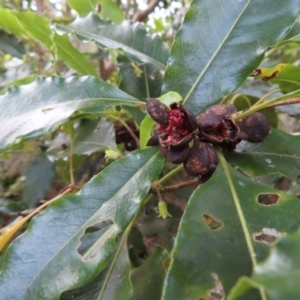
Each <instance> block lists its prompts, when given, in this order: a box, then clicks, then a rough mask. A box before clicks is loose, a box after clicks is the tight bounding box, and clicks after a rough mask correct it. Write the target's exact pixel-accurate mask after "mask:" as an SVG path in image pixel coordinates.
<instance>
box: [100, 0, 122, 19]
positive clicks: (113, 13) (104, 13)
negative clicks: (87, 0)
mask: <svg viewBox="0 0 300 300" xmlns="http://www.w3.org/2000/svg"><path fill="white" fill-rule="evenodd" d="M98 3H99V4H100V5H101V11H100V16H101V17H102V18H103V19H110V20H112V21H113V22H115V23H120V22H122V21H123V20H124V13H123V11H122V9H121V8H120V7H119V6H118V5H116V4H115V3H114V2H113V1H112V0H98Z"/></svg>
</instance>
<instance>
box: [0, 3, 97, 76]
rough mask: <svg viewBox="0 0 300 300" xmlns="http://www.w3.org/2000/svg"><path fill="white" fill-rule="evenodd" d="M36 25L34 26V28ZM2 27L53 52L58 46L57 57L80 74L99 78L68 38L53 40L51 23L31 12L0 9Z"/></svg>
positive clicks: (54, 38)
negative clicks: (54, 46) (53, 48)
mask: <svg viewBox="0 0 300 300" xmlns="http://www.w3.org/2000/svg"><path fill="white" fill-rule="evenodd" d="M32 24H34V26H32ZM0 26H2V27H3V28H4V29H6V30H8V31H10V32H12V33H13V34H15V35H17V36H22V37H23V36H25V37H29V38H32V39H34V40H37V41H39V42H41V43H42V44H43V45H44V47H45V48H47V49H49V50H51V49H52V46H53V44H54V43H55V45H56V49H57V50H56V51H57V56H58V58H59V59H61V60H62V61H64V62H65V63H66V64H67V65H68V66H70V67H71V68H73V69H75V70H76V71H78V72H79V73H81V74H83V75H85V74H87V75H93V76H95V77H97V76H98V75H97V72H96V69H95V67H94V66H93V65H92V64H91V63H90V62H89V61H88V59H87V57H86V56H85V55H84V54H83V53H81V52H79V51H78V50H77V49H76V48H74V47H73V46H72V44H71V42H70V41H69V39H68V37H67V36H65V35H63V36H60V35H58V34H54V36H53V39H51V34H52V32H51V30H50V21H49V20H48V19H46V18H43V17H40V16H38V15H37V14H36V13H34V12H31V11H26V12H22V11H16V10H9V9H6V8H1V7H0Z"/></svg>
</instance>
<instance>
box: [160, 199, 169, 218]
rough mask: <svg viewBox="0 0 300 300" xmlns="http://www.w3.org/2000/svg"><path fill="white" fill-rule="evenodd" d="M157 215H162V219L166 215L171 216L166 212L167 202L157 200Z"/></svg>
mask: <svg viewBox="0 0 300 300" xmlns="http://www.w3.org/2000/svg"><path fill="white" fill-rule="evenodd" d="M158 216H159V217H162V218H163V219H164V220H165V219H166V218H167V217H172V216H171V215H170V214H169V212H168V208H167V204H166V202H165V201H159V202H158Z"/></svg>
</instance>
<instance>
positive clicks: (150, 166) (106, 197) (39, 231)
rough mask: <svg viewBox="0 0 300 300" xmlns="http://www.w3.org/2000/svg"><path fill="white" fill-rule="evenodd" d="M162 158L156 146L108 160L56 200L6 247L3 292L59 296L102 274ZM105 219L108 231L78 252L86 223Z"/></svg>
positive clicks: (0, 286)
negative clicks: (75, 189) (83, 182)
mask: <svg viewBox="0 0 300 300" xmlns="http://www.w3.org/2000/svg"><path fill="white" fill-rule="evenodd" d="M163 164H164V159H163V158H162V157H161V156H160V155H159V154H158V152H157V149H156V148H149V149H144V150H139V151H135V152H133V153H131V154H130V155H128V156H127V157H125V158H123V159H120V160H118V161H117V162H114V163H112V164H111V165H109V166H108V167H107V168H105V169H104V170H103V171H102V172H101V173H100V174H98V175H97V176H95V177H94V178H93V179H92V180H91V181H89V182H88V183H87V184H86V185H85V186H84V188H83V189H82V190H81V191H80V192H79V193H77V194H75V195H69V196H65V197H63V198H62V199H60V200H57V201H56V202H55V203H53V204H52V205H51V206H50V207H49V208H48V209H47V210H46V211H45V212H44V213H42V214H40V215H39V216H37V217H35V218H34V219H33V221H32V222H31V224H30V225H29V228H28V230H27V232H25V233H24V234H23V235H22V236H21V237H20V238H18V239H17V240H16V241H14V242H13V244H12V245H11V246H10V247H9V249H8V251H7V253H6V256H5V258H4V261H3V264H2V270H1V274H0V294H1V296H2V297H4V298H5V299H12V300H14V299H20V298H21V299H24V300H26V299H28V300H29V299H30V300H31V299H58V298H59V296H60V294H61V293H62V292H63V291H65V290H69V289H72V288H75V287H78V286H80V285H84V284H85V283H87V282H88V281H90V280H91V279H93V278H94V277H95V276H96V275H98V274H99V273H100V271H102V270H103V269H104V267H105V266H106V265H107V263H108V261H109V260H110V258H111V255H112V253H113V251H114V248H115V238H116V236H117V234H118V233H120V232H121V231H123V230H124V229H125V228H126V226H127V225H128V223H129V222H130V221H131V219H132V217H133V215H134V214H135V213H136V211H137V209H138V206H139V204H140V202H141V201H142V199H144V197H145V196H146V195H147V193H148V191H149V189H150V187H151V183H152V182H153V181H154V180H156V178H157V176H158V175H159V173H160V171H161V169H162V167H163ZM104 220H110V222H109V223H107V224H108V226H107V227H106V230H105V233H104V234H103V235H101V236H100V238H99V239H98V240H96V242H95V243H93V244H92V245H91V247H90V248H89V250H88V251H86V252H84V253H83V254H82V255H80V254H79V252H78V251H79V247H80V239H81V237H82V236H83V234H84V233H85V231H86V230H87V228H89V227H90V226H95V225H97V224H99V222H101V221H104ZM20 253H22V255H19V254H20ZM49 278H51V281H49Z"/></svg>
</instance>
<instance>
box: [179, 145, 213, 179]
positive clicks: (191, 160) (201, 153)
mask: <svg viewBox="0 0 300 300" xmlns="http://www.w3.org/2000/svg"><path fill="white" fill-rule="evenodd" d="M217 165H218V157H217V154H216V151H215V149H214V148H213V146H212V145H210V144H207V143H202V142H200V141H199V140H195V142H194V145H193V147H192V148H191V149H190V151H189V155H188V157H187V160H186V161H185V162H184V169H185V171H186V172H187V173H188V174H189V175H191V176H199V175H205V174H208V173H213V171H214V170H215V169H216V167H217Z"/></svg>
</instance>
